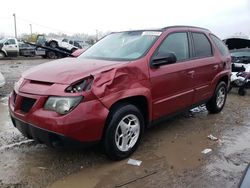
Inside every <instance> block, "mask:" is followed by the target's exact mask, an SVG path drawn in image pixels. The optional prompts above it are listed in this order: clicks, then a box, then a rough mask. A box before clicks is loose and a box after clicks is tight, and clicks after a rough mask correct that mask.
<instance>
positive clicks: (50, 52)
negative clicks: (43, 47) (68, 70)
mask: <svg viewBox="0 0 250 188" xmlns="http://www.w3.org/2000/svg"><path fill="white" fill-rule="evenodd" d="M47 57H48V58H49V59H56V58H57V56H56V53H55V52H52V51H48V52H47Z"/></svg>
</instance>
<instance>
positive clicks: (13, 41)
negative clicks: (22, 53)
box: [6, 39, 16, 44]
mask: <svg viewBox="0 0 250 188" xmlns="http://www.w3.org/2000/svg"><path fill="white" fill-rule="evenodd" d="M6 43H8V44H16V41H15V39H9V40H7V42H6Z"/></svg>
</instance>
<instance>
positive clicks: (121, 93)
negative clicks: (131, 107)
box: [91, 66, 151, 116]
mask: <svg viewBox="0 0 250 188" xmlns="http://www.w3.org/2000/svg"><path fill="white" fill-rule="evenodd" d="M91 91H92V93H93V94H94V95H95V96H96V97H97V98H98V99H99V100H100V101H101V102H102V103H103V104H104V105H105V106H106V107H107V108H108V109H109V108H110V107H111V106H112V105H113V104H114V103H116V102H117V101H119V100H122V99H125V98H128V97H135V96H143V97H145V98H146V99H147V101H148V107H149V109H151V103H150V102H149V101H151V92H150V82H149V79H148V77H147V75H146V74H145V73H144V72H142V71H141V69H140V68H138V67H136V66H128V67H121V68H113V69H110V70H107V71H104V72H101V73H100V74H98V75H95V80H94V84H93V85H92V87H91ZM149 114H151V113H150V112H149ZM150 116H151V115H150Z"/></svg>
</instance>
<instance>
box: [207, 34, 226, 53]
mask: <svg viewBox="0 0 250 188" xmlns="http://www.w3.org/2000/svg"><path fill="white" fill-rule="evenodd" d="M211 38H212V40H213V42H214V43H215V45H216V46H217V48H218V49H219V51H220V53H221V54H222V55H223V56H227V55H229V52H228V49H227V47H226V45H225V44H224V43H223V42H222V41H221V40H220V39H219V38H218V37H216V36H214V35H211Z"/></svg>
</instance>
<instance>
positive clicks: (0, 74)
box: [0, 72, 5, 87]
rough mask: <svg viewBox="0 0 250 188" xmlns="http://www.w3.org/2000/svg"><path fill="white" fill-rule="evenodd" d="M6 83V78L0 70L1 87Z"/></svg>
mask: <svg viewBox="0 0 250 188" xmlns="http://www.w3.org/2000/svg"><path fill="white" fill-rule="evenodd" d="M4 84H5V79H4V77H3V75H2V73H1V72H0V87H3V86H4Z"/></svg>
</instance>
